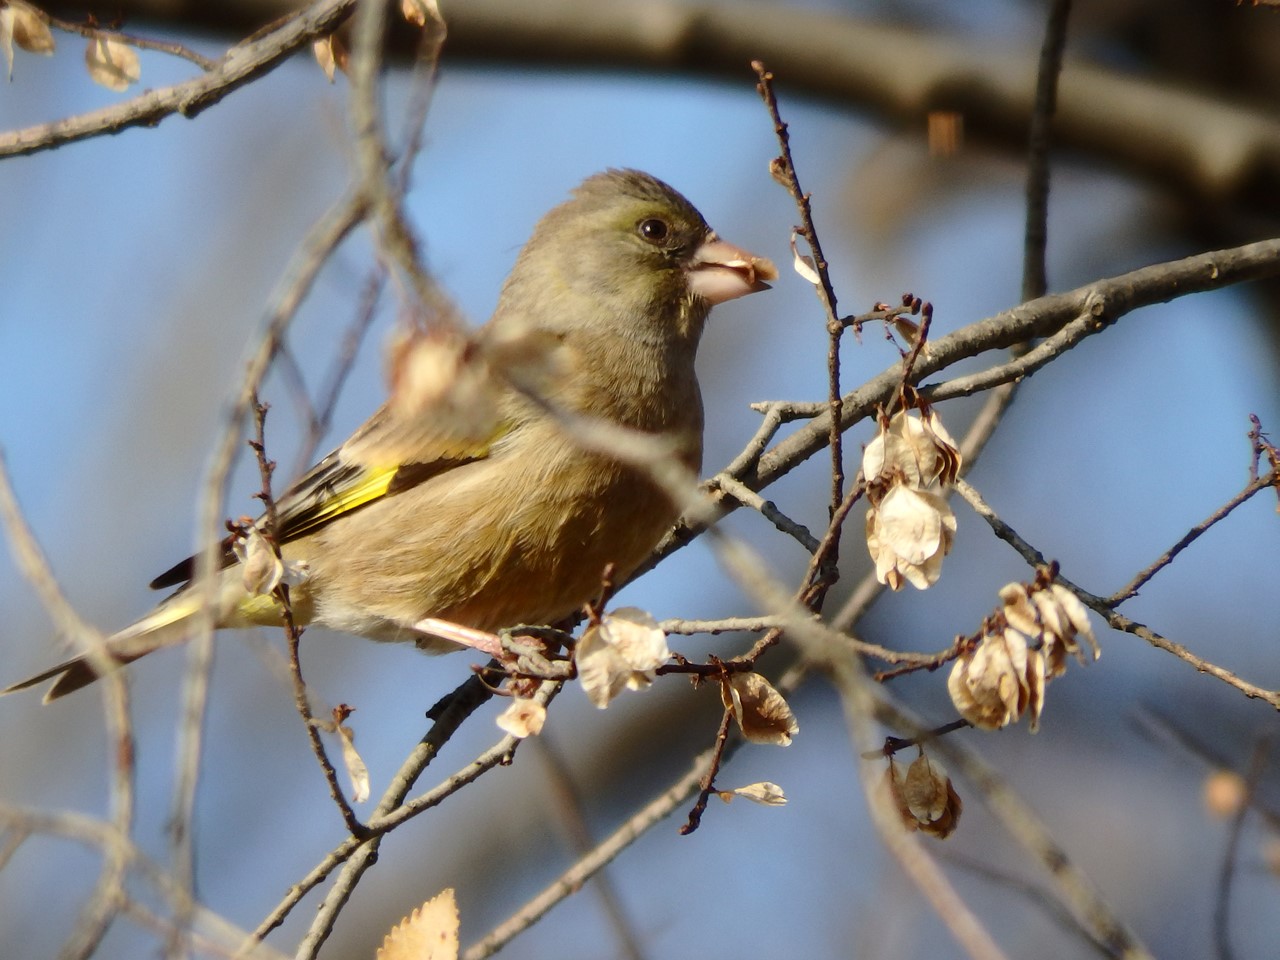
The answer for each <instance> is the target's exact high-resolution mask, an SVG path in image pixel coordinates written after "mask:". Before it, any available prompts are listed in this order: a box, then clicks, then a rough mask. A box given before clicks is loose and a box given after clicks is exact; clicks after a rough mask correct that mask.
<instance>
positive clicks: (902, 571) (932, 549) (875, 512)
mask: <svg viewBox="0 0 1280 960" xmlns="http://www.w3.org/2000/svg"><path fill="white" fill-rule="evenodd" d="M955 533H956V517H955V514H954V513H952V512H951V506H950V505H949V504H948V503H947V501H946V500H945V499H943V498H942V497H940V496H938V495H937V494H936V493H930V492H927V491H921V490H915V489H913V488H911V487H908V486H901V485H895V486H894V487H892V488H891V489H890V490H889V492H888V493H887V494H886V495H885V497H884V499H882V500H881V501H880V503H879V504H878V505H876V506H873V507H872V508H871V509H870V510H868V511H867V550H868V551H869V552H870V553H871V558H872V559H873V560H874V561H875V564H876V579H877V580H879V581H880V582H881V583H884V584H887V585H888V586H889V587H890V588H891V589H893V590H901V589H902V587H903V585H904V584H906V583H910V584H911V585H912V586H913V587H915V588H916V589H918V590H925V589H927V588H928V587H930V586H932V585H933V584H934V583H936V582H937V580H938V577H939V576H941V574H942V558H943V557H945V556H946V555H947V554H948V553H950V552H951V544H952V542H953V541H954V539H955Z"/></svg>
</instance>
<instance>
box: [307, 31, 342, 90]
mask: <svg viewBox="0 0 1280 960" xmlns="http://www.w3.org/2000/svg"><path fill="white" fill-rule="evenodd" d="M311 54H312V56H314V57H315V58H316V63H318V64H320V69H321V70H323V71H324V75H325V77H327V78H328V80H329V82H330V83H333V78H334V76H335V73H336V71H338V70H341V71H342V72H343V73H346V72H347V62H348V60H349V59H350V57H349V55H348V54H347V47H346V44H344V43H343V42H342V38H340V37H339V36H337V35H336V34H332V33H331V34H329V35H328V36H327V37H321V38H320V39H319V40H317V41H315V43H313V44H311Z"/></svg>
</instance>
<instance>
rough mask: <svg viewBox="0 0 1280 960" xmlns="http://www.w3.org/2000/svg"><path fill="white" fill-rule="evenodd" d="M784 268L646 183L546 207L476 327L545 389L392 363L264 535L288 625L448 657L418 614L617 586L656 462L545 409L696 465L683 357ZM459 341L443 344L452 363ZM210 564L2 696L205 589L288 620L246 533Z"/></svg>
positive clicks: (617, 185)
mask: <svg viewBox="0 0 1280 960" xmlns="http://www.w3.org/2000/svg"><path fill="white" fill-rule="evenodd" d="M777 275H778V274H777V270H776V268H775V267H774V265H773V263H772V262H770V261H769V260H768V259H767V258H765V257H760V256H756V255H755V254H752V253H749V252H747V251H746V250H744V249H742V248H740V247H737V246H735V245H733V244H731V243H728V242H726V241H724V240H722V239H720V237H719V236H718V235H717V234H716V233H715V231H713V230H712V229H711V228H710V227H709V226H708V225H707V222H706V220H705V219H704V218H703V216H702V214H701V213H699V212H698V210H697V208H695V207H694V206H693V204H692V203H690V202H689V201H688V200H687V199H685V197H684V196H682V195H681V194H680V193H678V192H677V191H676V190H674V189H673V188H672V187H670V186H669V185H667V184H666V183H664V182H663V181H661V180H659V179H657V178H656V177H653V176H651V175H649V174H647V173H643V172H640V171H637V170H631V169H609V170H606V171H604V172H603V173H598V174H595V175H593V176H591V177H588V178H587V179H586V180H584V181H583V182H582V183H581V184H579V185H578V186H577V188H576V189H574V190H573V191H571V193H570V196H569V198H568V199H567V200H565V201H564V202H562V203H561V204H559V205H558V206H556V207H554V208H553V209H551V210H550V211H549V212H548V213H547V214H545V215H544V216H543V217H542V219H541V220H539V221H538V223H537V224H536V226H535V227H534V230H533V233H532V235H531V236H530V238H529V240H528V242H527V243H526V244H525V246H524V247H523V248H522V250H521V251H520V253H519V255H518V256H517V258H516V261H515V264H514V266H513V267H512V269H511V272H510V274H509V275H508V277H507V279H506V281H505V283H504V284H503V287H502V291H501V294H500V296H499V299H498V304H497V306H496V308H495V310H494V313H493V315H492V316H491V318H490V319H489V321H488V322H487V323H486V324H484V325H482V326H481V327H479V328H478V329H477V330H476V331H474V333H473V335H472V336H471V338H470V339H468V340H467V341H466V343H467V344H470V345H473V346H474V345H478V346H476V347H475V349H477V350H479V351H480V352H481V354H482V355H484V351H485V350H486V349H488V351H489V354H488V355H489V356H502V357H511V356H513V355H515V356H517V357H518V358H519V359H518V360H517V361H515V362H516V363H517V364H518V363H520V362H524V361H529V363H526V366H532V367H533V368H534V369H536V370H538V371H539V372H540V379H537V390H536V391H533V392H531V390H530V389H529V388H528V383H529V382H530V377H523V378H522V377H519V376H512V377H503V376H501V375H500V369H499V374H498V375H490V376H487V377H483V378H482V379H483V388H482V389H476V390H473V391H472V393H470V394H466V395H464V396H463V397H462V399H459V397H458V391H453V392H450V391H449V390H447V389H439V390H435V391H434V393H433V390H432V389H431V388H430V387H428V389H427V390H426V391H425V392H423V391H419V392H418V393H419V395H418V396H417V398H416V399H411V400H410V401H409V402H407V403H406V402H404V401H403V397H401V399H400V400H399V401H398V400H397V390H396V384H395V378H394V374H393V377H392V380H393V382H392V389H391V391H390V394H391V395H390V397H389V399H388V400H387V402H386V403H384V404H383V405H382V407H380V408H379V409H378V410H377V411H376V412H375V413H374V414H373V415H372V416H371V417H370V418H369V419H368V420H367V421H366V422H365V423H364V424H363V425H362V426H360V427H359V428H358V429H357V430H356V431H355V432H354V433H353V434H352V435H351V437H349V438H348V439H347V440H346V441H345V442H344V443H342V444H341V446H339V447H338V448H337V449H336V450H334V451H333V452H332V453H330V454H329V455H328V456H326V457H324V458H323V459H322V460H320V461H319V462H318V463H317V464H316V465H315V466H314V467H313V468H312V469H311V470H310V471H308V472H307V473H305V474H304V475H303V476H302V477H301V478H300V479H299V480H297V482H296V483H294V484H293V485H292V486H291V487H290V488H289V489H287V490H286V491H285V492H284V493H282V494H281V495H280V496H279V497H278V498H276V503H275V508H276V509H275V516H274V521H273V525H272V527H271V528H270V529H269V531H268V532H269V535H270V536H271V537H272V538H273V539H274V541H275V542H276V544H277V545H278V550H279V558H280V561H281V566H282V567H283V568H284V569H286V570H288V571H291V572H292V573H293V574H294V576H293V578H292V579H291V581H290V582H291V584H292V585H291V587H290V590H289V598H290V611H291V615H292V618H293V620H294V622H295V623H296V624H297V625H298V626H306V625H319V626H325V627H329V628H333V629H335V630H339V631H345V632H348V633H351V634H356V635H359V636H363V637H368V638H370V639H374V640H385V641H409V642H413V643H415V644H416V645H417V646H418V647H420V648H421V649H423V650H424V651H426V652H429V653H438V652H445V651H447V650H457V649H460V648H461V647H460V645H459V643H458V642H457V641H456V639H450V637H452V636H453V635H452V634H450V635H449V637H442V636H440V635H438V634H436V633H432V632H431V631H430V630H424V629H423V628H422V626H421V624H422V623H423V622H424V621H428V622H433V623H434V622H441V623H446V624H458V625H461V626H462V627H469V628H472V629H474V630H476V631H496V630H499V629H502V628H506V627H511V626H516V625H520V624H554V623H557V622H560V621H563V620H565V619H566V618H568V617H571V616H572V615H573V614H574V613H575V612H577V611H579V610H580V609H581V608H582V606H583V605H584V604H585V603H587V602H589V601H591V600H592V599H593V598H594V597H596V596H597V595H598V594H599V592H600V589H601V584H602V576H603V575H604V573H605V571H606V568H608V569H610V570H611V571H612V576H613V577H614V578H615V580H616V581H621V580H623V579H625V578H626V577H627V576H629V575H630V574H631V573H632V572H634V571H635V570H636V568H637V567H639V566H640V565H641V563H642V562H643V561H644V560H645V559H646V558H647V557H648V556H649V554H650V553H651V552H652V550H653V548H654V547H655V546H656V545H657V544H658V542H659V541H660V540H661V539H662V537H663V536H664V535H665V534H666V533H667V532H668V531H669V530H670V529H671V527H672V525H673V524H674V522H675V521H676V519H677V518H678V514H679V509H678V507H677V505H676V503H675V502H674V501H673V499H672V498H671V496H670V495H669V492H668V491H666V490H664V489H662V488H661V487H660V486H659V485H657V483H656V482H655V480H654V478H653V476H652V474H650V473H647V472H646V471H645V470H644V469H642V468H641V467H639V466H637V465H636V464H635V463H630V464H629V463H625V462H623V461H622V460H620V459H618V458H616V457H614V456H612V455H610V454H608V453H606V452H602V451H601V450H600V449H598V448H591V447H589V446H588V445H586V444H583V443H581V442H579V441H577V440H575V438H574V436H573V435H572V434H573V431H572V430H571V429H568V428H566V426H565V421H564V417H563V416H557V413H560V414H563V415H567V416H570V417H573V416H577V417H590V418H594V419H596V420H602V421H604V422H606V423H610V424H614V425H616V426H618V427H621V428H625V429H626V430H630V431H638V432H640V433H643V434H647V435H650V436H652V437H654V438H657V439H660V440H661V441H662V442H664V443H666V444H667V448H668V449H669V450H670V451H672V453H673V455H674V456H675V457H676V458H677V459H678V460H679V461H680V462H682V463H683V464H684V465H685V466H686V467H687V468H689V469H690V470H692V471H697V470H698V469H699V468H700V467H701V461H702V434H703V407H702V398H701V393H700V390H699V385H698V378H697V374H696V371H695V366H694V360H695V355H696V351H697V347H698V343H699V339H700V337H701V335H702V332H703V327H704V325H705V322H706V319H707V315H708V313H709V312H710V310H711V308H712V307H713V306H714V305H716V304H720V303H723V302H725V301H728V300H732V299H735V298H738V297H742V296H746V295H748V294H752V293H756V292H758V291H762V290H767V289H769V283H768V281H771V280H776V279H777ZM469 349H471V348H470V347H467V346H464V347H463V348H461V349H460V350H457V351H455V352H453V353H449V352H447V351H446V352H445V353H444V354H443V356H444V357H445V358H446V360H448V361H449V363H453V364H454V366H455V367H456V366H457V364H458V363H459V362H461V361H460V359H459V358H463V359H465V357H466V355H467V351H468V350H469ZM449 363H444V364H437V365H436V366H441V367H442V368H445V369H448V368H449ZM494 366H495V367H497V366H498V362H497V361H494ZM427 367H428V368H429V369H434V367H432V365H431V364H427ZM513 369H514V368H513ZM408 379H410V380H412V379H413V378H412V377H409V378H408ZM419 379H421V377H420V376H419ZM458 379H459V378H456V377H455V380H458ZM472 379H475V378H472ZM400 392H401V393H403V392H404V391H403V390H402V391H400ZM411 392H412V391H411ZM533 394H536V395H533ZM477 409H479V410H481V411H483V410H489V411H490V413H489V415H487V416H486V415H483V414H476V410H477ZM460 410H461V411H462V412H463V413H465V414H466V415H464V416H459V412H460ZM472 414H476V415H474V416H472ZM265 524H266V520H264V519H262V518H260V519H259V520H258V521H257V522H256V524H255V525H254V526H253V527H252V529H251V531H250V532H251V533H252V532H261V531H263V530H266V529H267V528H266V527H265V526H264V525H265ZM242 540H243V538H242ZM237 546H239V553H237ZM273 555H274V554H273ZM219 563H220V569H219V571H218V572H217V574H216V576H217V578H218V582H217V585H216V587H215V588H214V589H213V590H212V591H209V590H207V589H205V588H204V587H203V586H202V585H201V584H199V583H197V582H196V580H195V573H196V567H197V564H196V560H195V558H188V559H187V560H185V561H183V562H182V563H179V564H177V565H175V566H174V567H172V568H171V569H170V570H168V571H166V572H165V573H163V574H161V575H160V576H159V577H157V578H156V579H155V580H154V581H153V582H152V583H151V586H152V588H153V589H163V588H170V587H177V590H176V592H174V593H172V594H171V595H170V596H169V597H167V598H166V599H165V600H163V601H161V602H160V603H159V604H158V605H157V606H156V607H154V608H153V609H152V611H151V612H149V613H147V614H146V615H144V616H143V617H142V618H141V619H139V620H137V621H136V622H134V623H133V624H131V625H130V626H127V627H125V628H124V629H122V630H120V631H119V632H117V633H115V634H113V635H111V636H110V637H108V638H107V640H106V647H105V649H106V654H107V656H106V657H105V658H104V657H101V656H99V657H96V658H92V659H91V658H90V657H89V656H87V655H81V656H77V657H74V658H72V659H69V660H66V661H64V662H62V663H59V664H58V665H56V666H54V667H52V668H50V669H48V670H44V671H42V672H40V673H38V674H36V675H35V676H33V677H29V678H27V679H26V680H22V681H20V682H18V683H15V684H13V685H11V686H9V687H8V688H6V689H5V690H3V691H0V692H2V693H6V694H7V693H12V692H14V691H17V690H23V689H27V688H30V687H34V686H37V685H39V684H41V683H44V682H46V681H53V684H52V686H51V687H50V688H49V690H48V691H47V693H46V694H45V698H44V701H45V702H46V703H47V702H49V701H52V700H56V699H58V698H60V697H63V696H65V695H67V694H69V693H72V692H74V691H76V690H79V689H81V688H82V687H85V686H87V685H89V684H91V683H92V682H93V681H95V680H97V679H98V677H99V671H100V670H102V669H114V668H116V667H118V666H122V665H124V664H128V663H130V662H132V661H134V660H137V659H138V658H139V657H142V656H144V655H146V654H148V653H150V652H152V651H154V650H157V649H160V648H162V647H167V646H171V645H175V644H178V643H180V642H182V641H183V640H184V639H186V638H187V636H189V635H190V633H191V632H192V630H193V629H194V626H193V625H194V623H195V622H196V621H197V619H198V617H197V614H198V613H199V612H200V611H201V608H202V605H203V604H204V603H206V602H211V603H212V605H213V606H214V610H213V620H214V623H215V626H216V627H217V628H219V629H223V628H241V627H252V626H261V625H266V626H271V625H281V624H282V623H283V622H284V621H283V614H282V607H281V604H280V603H279V602H278V600H277V599H276V598H275V597H274V596H273V595H272V594H270V593H269V592H266V591H262V590H254V589H252V588H251V586H252V585H251V584H250V583H249V581H250V580H251V579H252V574H250V573H249V571H248V570H247V569H246V566H247V565H248V564H249V563H250V558H249V557H247V556H246V551H245V549H244V543H243V542H242V543H241V544H239V545H237V544H234V543H232V542H230V538H229V540H228V541H227V542H224V543H223V545H222V553H221V557H220V561H219ZM209 596H211V597H212V598H213V599H212V600H211V601H206V599H205V598H206V597H209Z"/></svg>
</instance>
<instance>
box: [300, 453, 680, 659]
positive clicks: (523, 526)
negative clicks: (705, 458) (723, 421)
mask: <svg viewBox="0 0 1280 960" xmlns="http://www.w3.org/2000/svg"><path fill="white" fill-rule="evenodd" d="M584 471H586V473H585V475H586V476H589V477H590V478H591V480H590V482H589V483H587V484H584V483H582V482H581V481H582V478H583V475H584ZM557 474H560V475H557ZM522 481H523V482H522ZM365 509H366V510H368V511H374V510H382V511H388V512H391V511H395V512H400V513H402V514H405V515H402V516H399V517H388V518H387V519H388V520H390V521H391V522H388V523H374V524H370V523H367V522H366V523H364V524H360V525H352V526H351V529H352V530H356V529H358V530H360V532H361V534H362V538H361V539H360V540H359V541H357V542H350V543H341V542H336V541H338V540H339V539H340V538H341V537H342V535H343V533H344V531H343V530H342V526H343V525H342V524H337V523H335V524H332V525H330V527H327V528H325V530H324V531H322V534H323V535H324V536H326V538H327V540H328V543H327V544H326V548H325V549H323V550H317V551H316V555H317V556H323V557H325V558H326V559H325V560H324V561H323V562H322V563H313V564H312V575H311V579H310V581H309V582H308V583H307V588H308V589H307V594H308V596H309V598H310V600H311V602H312V604H313V606H314V610H315V617H314V621H315V622H318V623H321V624H324V625H325V626H329V627H332V628H334V629H338V630H343V631H348V632H351V633H355V634H359V635H361V636H365V637H369V638H372V639H376V640H394V641H403V640H412V641H416V642H419V643H420V645H423V646H426V647H430V646H432V645H431V644H430V642H428V643H425V644H424V643H422V640H423V637H422V634H421V633H420V632H419V631H416V630H414V629H413V625H414V624H416V623H418V622H419V621H421V620H422V619H423V618H426V617H432V618H435V619H439V620H446V621H449V622H452V623H459V624H463V625H465V626H469V627H474V628H476V629H479V630H487V631H494V630H498V629H500V628H502V627H509V626H515V625H517V624H521V623H537V624H541V623H554V622H556V621H558V620H561V619H563V618H565V617H567V616H569V615H571V614H572V613H574V612H575V611H576V610H577V609H578V608H580V607H581V606H582V605H583V604H584V603H586V602H588V601H590V600H592V599H593V598H595V597H596V596H598V595H599V594H600V590H601V586H602V583H603V578H604V574H605V569H606V567H607V566H608V565H610V564H612V565H613V567H614V576H615V577H618V578H621V577H625V576H627V575H629V574H630V573H631V572H632V571H633V570H634V569H635V568H636V567H637V566H639V565H640V563H641V562H642V561H643V560H644V559H645V558H646V557H647V556H648V555H649V553H650V551H651V550H652V549H653V547H654V546H656V544H657V542H658V540H660V539H661V537H662V536H663V534H664V533H665V532H666V531H667V530H668V529H669V528H670V526H671V524H672V523H673V522H674V520H675V515H676V511H675V509H674V507H673V506H672V505H671V503H670V500H669V499H668V498H667V497H666V496H665V495H663V494H662V493H660V492H659V491H658V490H656V489H655V488H653V487H652V486H651V485H650V484H649V483H648V482H647V481H645V480H643V479H642V478H640V477H639V476H638V475H636V474H634V473H633V472H631V471H629V470H626V469H625V468H623V467H621V466H620V465H618V464H616V463H612V462H608V461H603V460H599V459H598V458H597V459H595V460H593V461H588V460H587V458H586V457H585V455H579V456H577V457H575V458H574V459H573V462H571V463H568V462H566V463H562V464H561V465H560V468H559V469H558V470H551V471H544V472H543V473H542V474H541V475H539V476H538V477H534V478H528V477H524V478H522V477H520V476H519V475H515V476H504V475H503V474H502V472H501V471H496V470H490V471H476V476H475V480H474V482H471V483H469V484H466V485H458V486H455V487H453V488H451V489H450V490H449V491H447V495H445V496H442V497H441V498H439V500H438V501H436V502H431V501H429V500H428V502H425V503H422V504H413V502H412V499H411V498H410V497H409V496H405V495H401V496H396V497H390V498H387V500H385V501H380V502H378V503H375V504H371V505H370V506H369V507H367V508H365ZM406 510H407V511H408V512H407V513H405V511H406ZM370 529H384V530H395V531H397V536H395V537H384V538H381V539H376V538H375V539H370V538H369V537H368V536H367V531H368V530H370ZM449 648H451V645H448V644H445V645H443V647H438V649H449Z"/></svg>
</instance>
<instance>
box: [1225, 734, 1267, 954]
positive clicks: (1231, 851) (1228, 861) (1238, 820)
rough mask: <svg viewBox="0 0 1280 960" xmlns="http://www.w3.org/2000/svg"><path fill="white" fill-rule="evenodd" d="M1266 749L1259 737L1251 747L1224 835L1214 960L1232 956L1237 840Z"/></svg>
mask: <svg viewBox="0 0 1280 960" xmlns="http://www.w3.org/2000/svg"><path fill="white" fill-rule="evenodd" d="M1270 747H1271V743H1270V741H1269V740H1268V739H1267V738H1266V737H1260V738H1259V739H1258V742H1257V743H1255V744H1254V745H1253V755H1252V756H1251V757H1250V760H1249V773H1248V775H1247V776H1246V777H1245V781H1244V793H1245V796H1244V799H1243V800H1242V801H1241V803H1240V806H1239V809H1237V810H1236V813H1235V816H1234V817H1232V818H1231V828H1230V830H1228V831H1227V845H1226V849H1224V850H1223V852H1222V869H1221V870H1220V872H1219V873H1218V895H1217V897H1215V898H1214V904H1213V943H1214V947H1215V948H1216V949H1217V955H1218V960H1233V958H1234V956H1235V951H1233V950H1232V949H1231V892H1232V888H1233V887H1234V885H1235V876H1236V862H1237V857H1238V855H1239V851H1240V836H1241V834H1242V833H1243V832H1244V820H1245V817H1246V816H1247V815H1248V813H1249V807H1250V806H1251V800H1252V797H1253V796H1254V794H1255V793H1257V790H1258V783H1259V782H1260V781H1261V779H1262V771H1263V768H1264V767H1265V766H1266V762H1267V751H1268V750H1269V749H1270Z"/></svg>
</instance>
